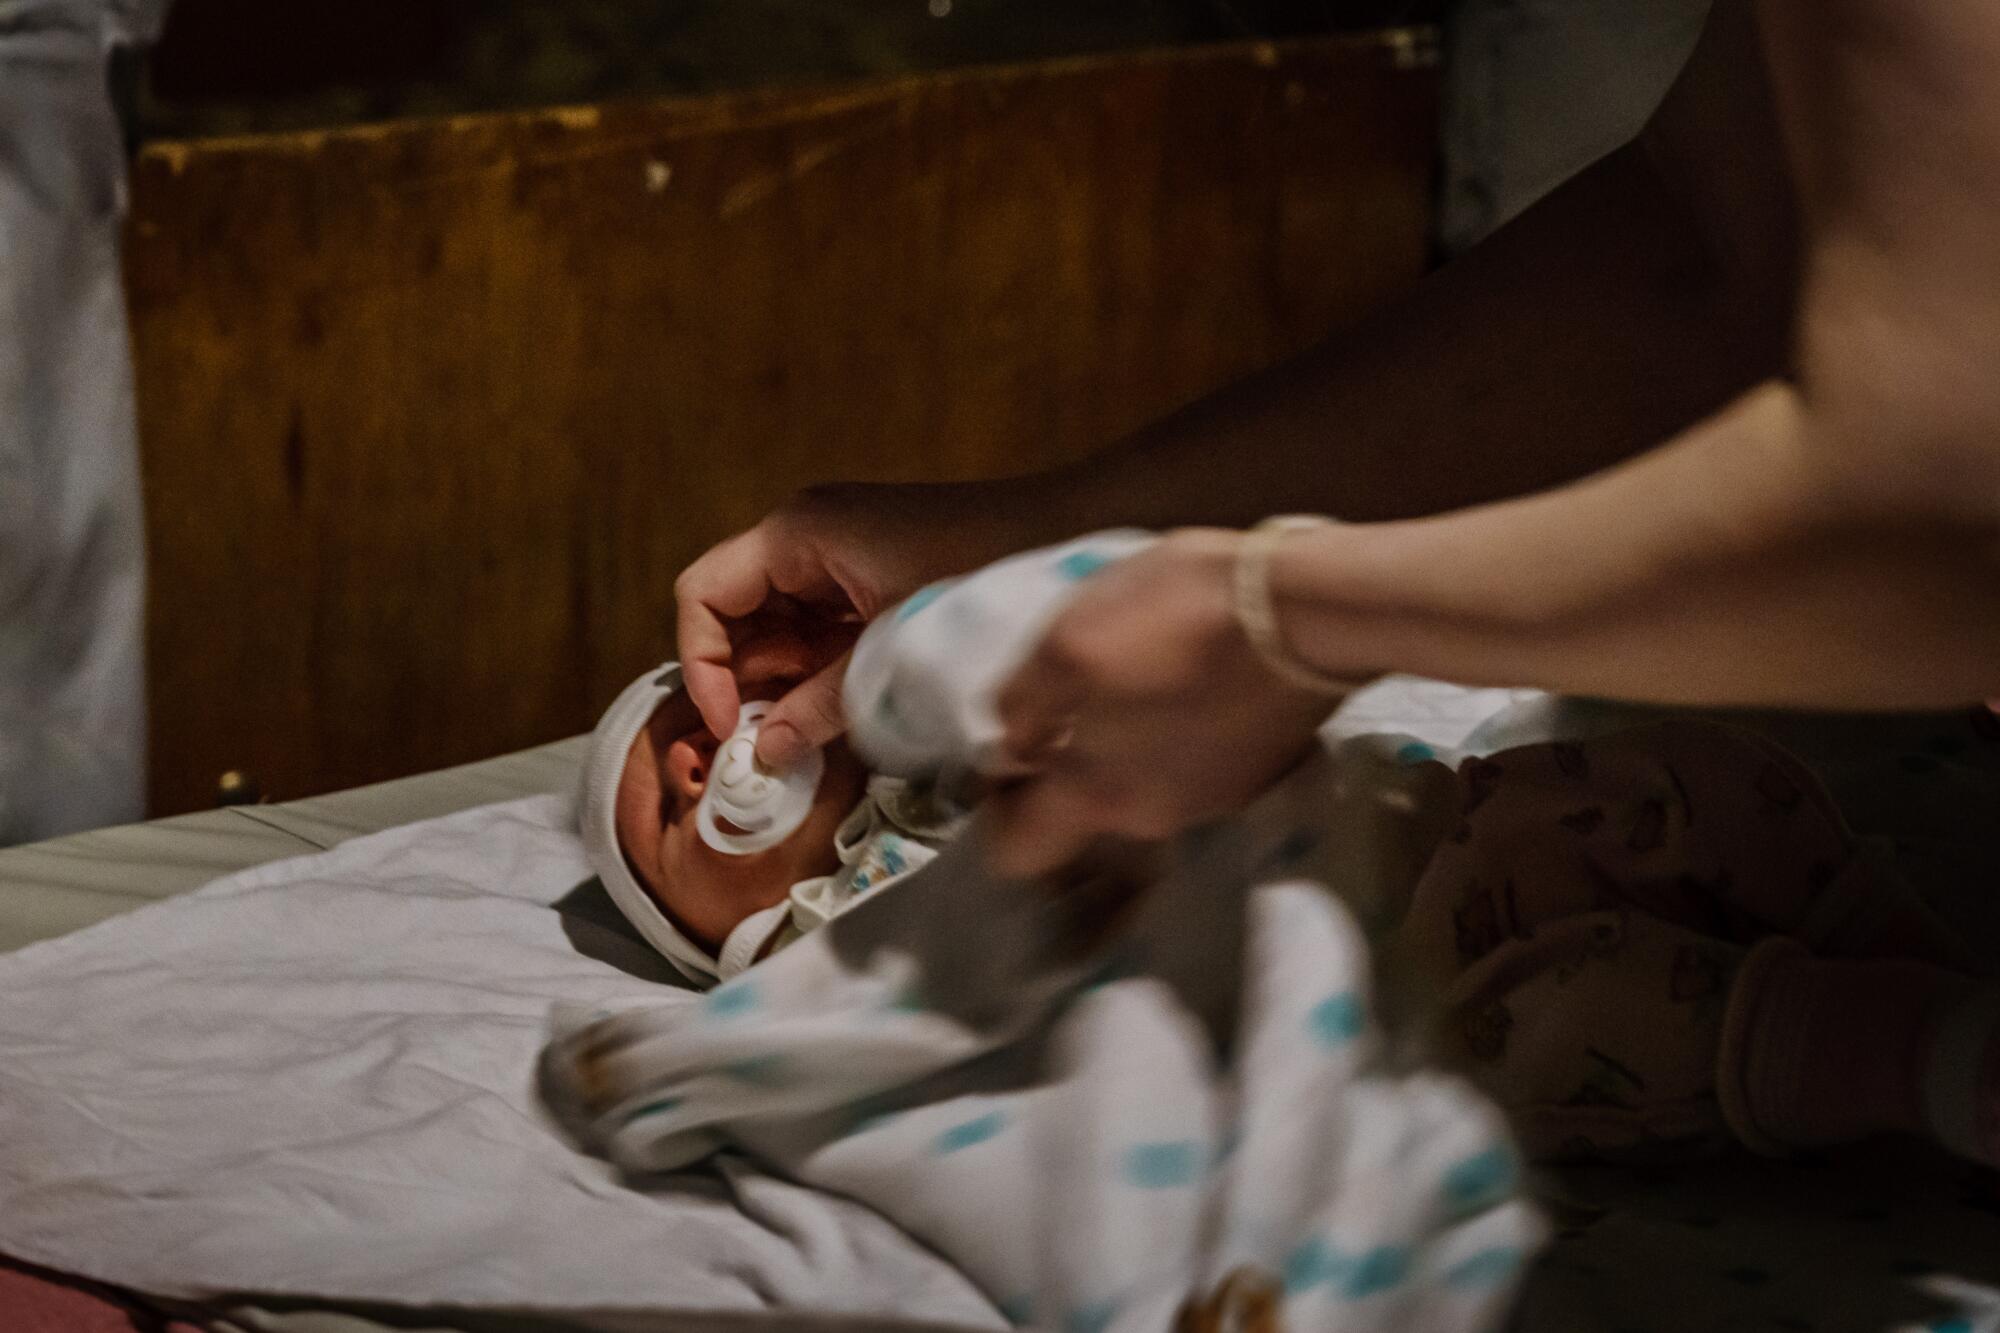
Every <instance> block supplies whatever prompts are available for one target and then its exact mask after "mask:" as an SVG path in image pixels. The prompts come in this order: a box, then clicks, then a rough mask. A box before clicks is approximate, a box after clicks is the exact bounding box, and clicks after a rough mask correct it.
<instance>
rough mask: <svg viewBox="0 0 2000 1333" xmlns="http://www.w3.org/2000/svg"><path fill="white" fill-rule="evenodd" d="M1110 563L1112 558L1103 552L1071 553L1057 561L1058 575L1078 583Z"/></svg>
mask: <svg viewBox="0 0 2000 1333" xmlns="http://www.w3.org/2000/svg"><path fill="white" fill-rule="evenodd" d="M1110 563H1111V557H1110V556H1108V555H1105V554H1104V553H1103V552H1101V551H1071V552H1070V553H1069V554H1068V555H1066V556H1064V557H1063V558H1062V559H1060V560H1058V561H1056V573H1058V574H1060V575H1062V576H1063V577H1064V578H1066V579H1068V580H1069V581H1070V582H1072V583H1076V582H1079V581H1080V580H1083V579H1087V578H1089V577H1090V576H1091V575H1092V574H1095V573H1096V572H1097V571H1098V570H1100V569H1102V568H1104V567H1105V566H1106V565H1108V564H1110Z"/></svg>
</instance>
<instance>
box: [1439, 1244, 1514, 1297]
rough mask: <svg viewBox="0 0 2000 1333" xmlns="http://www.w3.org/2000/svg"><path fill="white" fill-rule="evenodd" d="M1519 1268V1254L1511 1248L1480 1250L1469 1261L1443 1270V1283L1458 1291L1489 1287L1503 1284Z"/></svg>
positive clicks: (1497, 1247)
mask: <svg viewBox="0 0 2000 1333" xmlns="http://www.w3.org/2000/svg"><path fill="white" fill-rule="evenodd" d="M1520 1266H1521V1252H1520V1251H1519V1250H1517V1249H1514V1248H1513V1247H1512V1246H1496V1247H1495V1248H1493V1249H1490V1250H1481V1251H1480V1252H1479V1253H1477V1254H1475V1255H1473V1256H1472V1257H1471V1258H1469V1259H1461V1260H1460V1261H1459V1262H1457V1263H1455V1264H1453V1265H1452V1266H1451V1267H1450V1268H1447V1269H1446V1270H1445V1274H1444V1283H1445V1285H1446V1286H1447V1287H1457V1288H1460V1289H1464V1288H1471V1287H1491V1286H1497V1285H1498V1284H1499V1283H1502V1282H1505V1281H1506V1280H1507V1279H1508V1278H1510V1277H1512V1276H1513V1275H1514V1271H1515V1270H1516V1269H1518V1268H1519V1267H1520Z"/></svg>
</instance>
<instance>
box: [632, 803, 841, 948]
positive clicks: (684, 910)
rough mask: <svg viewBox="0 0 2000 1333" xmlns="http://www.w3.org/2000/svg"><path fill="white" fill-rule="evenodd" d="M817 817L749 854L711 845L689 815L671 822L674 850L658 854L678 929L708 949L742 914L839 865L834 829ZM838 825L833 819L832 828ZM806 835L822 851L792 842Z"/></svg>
mask: <svg viewBox="0 0 2000 1333" xmlns="http://www.w3.org/2000/svg"><path fill="white" fill-rule="evenodd" d="M820 822H821V821H819V820H818V819H812V820H808V821H807V823H806V824H805V826H804V827H802V828H801V829H800V830H799V832H798V833H795V834H793V835H792V837H791V838H788V839H786V840H785V841H784V842H782V843H780V844H778V845H777V846H776V847H773V848H771V849H770V850H768V851H763V852H753V853H751V854H750V855H748V856H739V855H736V854H734V853H731V852H719V851H717V850H716V849H715V848H713V847H710V846H709V845H708V844H707V843H705V842H703V841H702V840H701V834H700V832H699V831H697V830H696V828H695V826H694V821H693V820H684V821H682V822H681V823H679V824H676V825H675V826H674V827H673V829H672V831H671V833H670V835H669V836H670V840H671V842H672V844H673V852H672V854H671V855H670V856H668V857H665V858H662V860H663V862H664V864H663V865H662V866H661V869H662V871H663V872H664V873H663V874H662V875H661V881H662V883H661V885H660V891H659V894H658V896H659V897H660V898H661V900H662V901H661V906H663V907H665V908H666V910H667V914H668V915H669V916H671V917H672V918H673V919H674V921H675V922H676V923H677V924H678V925H679V926H680V927H681V929H682V930H684V931H686V932H687V933H688V935H689V936H690V937H691V938H693V939H694V940H695V941H696V942H697V943H699V944H701V945H702V946H703V947H704V948H706V949H708V950H709V951H710V952H711V953H713V952H714V951H716V950H718V949H720V948H721V947H722V942H723V941H724V940H726V939H728V938H729V932H730V931H732V930H734V929H736V927H737V926H739V925H741V924H742V923H743V921H744V920H745V919H747V918H748V917H750V916H751V915H753V914H754V913H757V912H761V911H763V910H764V909H765V908H767V907H776V906H777V905H778V904H779V903H782V902H784V901H785V899H786V898H787V897H788V896H790V894H791V891H792V886H793V885H794V884H797V883H799V882H800V881H801V880H807V879H812V878H814V877H815V876H818V875H830V874H832V873H833V872H834V870H835V869H837V868H838V867H839V865H840V857H839V856H838V854H836V853H835V852H834V850H833V829H832V828H826V829H820V828H818V827H816V826H817V825H819V824H820ZM838 824H839V821H838V820H836V821H834V825H833V827H838ZM809 838H810V839H813V840H814V841H816V842H817V845H818V846H819V847H820V848H822V849H824V855H823V856H817V855H809V854H808V853H807V848H806V847H805V846H800V845H796V844H798V843H800V842H801V841H804V840H806V839H809Z"/></svg>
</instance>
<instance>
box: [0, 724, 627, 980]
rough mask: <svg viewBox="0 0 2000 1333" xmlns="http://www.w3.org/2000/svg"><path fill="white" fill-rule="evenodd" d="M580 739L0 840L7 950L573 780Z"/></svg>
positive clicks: (0, 914) (0, 946) (0, 912)
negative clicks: (328, 787) (1, 844)
mask: <svg viewBox="0 0 2000 1333" xmlns="http://www.w3.org/2000/svg"><path fill="white" fill-rule="evenodd" d="M588 743H589V738H588V737H584V736H573V737H571V738H570V739H568V740H562V741H555V742H552V743H550V744H548V745H541V746H537V747H535V748H534V749H531V750H522V751H519V752H517V753H514V754H507V755H501V756H500V757H498V758H496V759H486V760H482V761H480V762H478V763H474V764H465V765H461V766H460V767H457V768H446V769H439V770H438V771H436V772H433V773H423V774H419V775H417V776H415V777H409V778H398V779H396V780H394V781H392V782H382V783H377V784H375V785H373V786H369V787H357V788H354V789H353V790H350V791H342V792H334V793H332V794H330V795H326V796H313V797H308V798H306V799H305V800H299V801H288V802H285V803H283V804H278V805H239V806H229V807H225V808H223V809H220V810H205V811H203V812H201V813H199V814H192V815H178V816H175V817H173V818H171V819H156V820H152V821H150V822H148V823H144V824H127V825H124V826H122V827H118V828H107V829H94V830H92V831H90V832H88V833H76V834H72V835H70V836H69V837H66V838H54V839H51V840H49V841H47V842H40V843H34V844H31V845H29V846H25V847H11V848H6V849H0V952H5V951H8V950H12V949H18V948H20V947H22V946H23V945H26V944H32V943H34V942H35V941H36V940H42V939H52V938H54V937H55V936H57V935H64V934H67V933H69V932H70V931H72V930H81V929H82V928H83V927H85V926H89V925H94V924H95V923H97V922H99V921H103V920H105V919H107V918H109V917H113V916H116V915H118V914H119V913H120V912H127V911H131V910H132V909H133V908H136V907H141V906H144V905H145V904H146V903H149V902H155V901H157V900H159V899H162V898H170V897H172V896H173V895H175V894H177V893H186V892H187V891H188V890H190V889H197V888H200V887H201V886H202V885H204V884H206V883H208V882H209V881H210V880H213V879H219V878H221V877H222V876H223V875H227V874H230V873H232V872H234V871H237V870H244V869H247V868H249V867H250V866H254V865H262V864H263V863H265V862H266V861H277V860H282V859H283V858H285V857H288V856H303V855H305V854H306V853H308V852H315V851H324V850H325V849H326V848H328V847H332V846H333V845H334V844H336V843H339V842H343V841H345V840H346V839H348V838H353V837H358V836H360V835H362V834H364V833H376V832H380V831H381V830H382V829H386V828H394V827H395V826H396V825H398V824H409V823H414V822H415V821H417V820H420V819H430V818H433V817H435V816H437V815H448V814H451V813H453V812H455V811H459V810H469V809H471V808H472V807H474V806H479V805H489V804H492V803H493V802H495V801H506V800H511V799H513V798H514V797H517V796H532V795H535V794H537V793H540V792H552V791H562V790H567V789H568V787H569V786H570V785H571V784H573V783H574V782H575V781H576V774H577V770H578V767H579V766H580V765H581V763H582V761H583V752H584V749H585V747H586V746H587V745H588Z"/></svg>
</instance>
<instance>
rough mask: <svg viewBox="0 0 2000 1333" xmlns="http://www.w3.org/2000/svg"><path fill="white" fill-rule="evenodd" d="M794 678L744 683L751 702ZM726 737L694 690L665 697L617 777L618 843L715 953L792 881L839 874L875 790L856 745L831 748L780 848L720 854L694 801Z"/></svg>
mask: <svg viewBox="0 0 2000 1333" xmlns="http://www.w3.org/2000/svg"><path fill="white" fill-rule="evenodd" d="M791 683H792V682H791V680H789V679H781V678H779V677H776V676H774V677H772V678H770V679H766V680H762V681H754V680H745V681H741V682H739V684H740V685H741V686H742V690H743V697H744V698H745V699H773V698H776V697H777V696H778V695H780V694H782V693H784V691H785V689H786V688H787V687H788V686H789V685H790V684H791ZM720 743H721V742H720V741H719V740H718V739H717V738H716V737H715V736H712V735H710V734H709V731H708V728H707V727H706V726H704V725H703V724H702V721H701V717H700V715H699V714H698V713H697V712H696V711H695V708H694V704H693V703H692V701H690V700H689V699H688V697H687V695H686V694H685V693H681V694H675V695H673V696H671V697H670V698H668V699H666V700H664V701H662V703H661V704H660V706H659V708H658V709H656V710H655V711H654V713H653V716H652V719H651V721H649V722H648V723H647V724H646V726H645V728H644V729H643V730H642V731H640V733H639V737H638V739H637V740H635V741H633V742H632V749H631V752H630V753H629V754H627V755H626V757H625V773H624V776H623V777H622V778H621V779H620V780H619V783H618V803H617V813H616V818H617V826H618V846H619V848H620V850H622V851H623V852H624V853H625V859H626V861H627V862H628V863H629V864H630V865H631V867H632V872H633V874H635V875H637V876H638V879H639V882H640V883H641V884H643V885H645V887H646V892H648V893H650V894H651V895H652V896H653V901H654V902H656V903H658V904H659V905H660V907H661V909H662V910H664V911H665V912H666V914H667V916H668V917H669V918H671V919H672V921H673V922H674V924H675V925H677V926H679V927H680V928H681V930H682V932H683V933H685V934H686V935H687V936H688V938H690V939H692V940H695V941H697V942H699V943H700V944H701V945H702V946H703V947H705V948H707V949H708V950H709V951H710V952H711V953H713V952H714V951H715V950H717V949H718V948H720V947H721V945H722V942H723V940H725V939H727V938H728V936H729V932H730V931H731V930H733V929H735V928H736V926H737V925H738V924H739V923H741V922H742V920H743V919H744V918H745V917H747V916H749V915H750V914H751V913H753V912H758V911H762V910H763V909H764V908H766V907H772V906H775V905H777V904H778V903H780V902H783V901H784V899H785V896H786V895H787V894H788V893H789V892H790V891H791V887H792V885H794V884H796V883H798V882H799V881H800V880H803V879H811V878H813V877H814V876H816V875H825V874H830V873H832V872H833V870H834V869H835V867H837V866H838V865H839V862H840V858H839V856H838V855H837V854H836V853H835V851H834V849H833V835H834V831H835V830H836V829H838V828H839V827H840V821H841V820H842V819H844V818H846V817H847V813H848V811H850V810H852V809H853V808H854V805H855V802H857V801H859V800H860V799H861V793H862V791H863V789H864V788H865V787H866V786H867V782H868V774H867V771H866V770H865V769H863V768H862V766H861V762H860V761H859V760H858V759H856V758H855V757H854V755H853V753H852V752H851V751H850V750H848V748H847V746H846V745H845V744H844V743H843V742H840V741H835V742H834V743H833V744H832V745H830V746H828V747H827V750H826V771H825V775H824V776H823V777H822V778H821V779H820V783H819V790H818V792H817V793H816V794H815V795H814V797H813V804H812V812H811V813H810V814H809V815H807V817H806V822H805V823H804V824H803V825H801V826H800V827H799V829H798V831H797V832H795V833H793V834H792V835H791V836H790V837H789V838H786V839H785V840H784V841H783V842H781V843H779V844H778V845H777V846H775V847H772V848H770V849H768V850H766V851H762V852H754V853H752V854H750V855H748V856H735V855H731V854H730V853H728V852H719V851H717V850H715V849H714V848H713V847H710V846H709V845H708V844H707V843H705V842H703V841H702V840H701V834H700V832H699V830H698V829H697V827H696V825H695V818H694V810H695V805H696V803H698V802H699V801H700V800H701V793H702V788H703V786H704V785H705V784H706V783H707V781H708V776H709V770H710V768H711V767H712V766H713V764H714V762H715V751H716V748H717V746H718V745H719V744H720Z"/></svg>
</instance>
